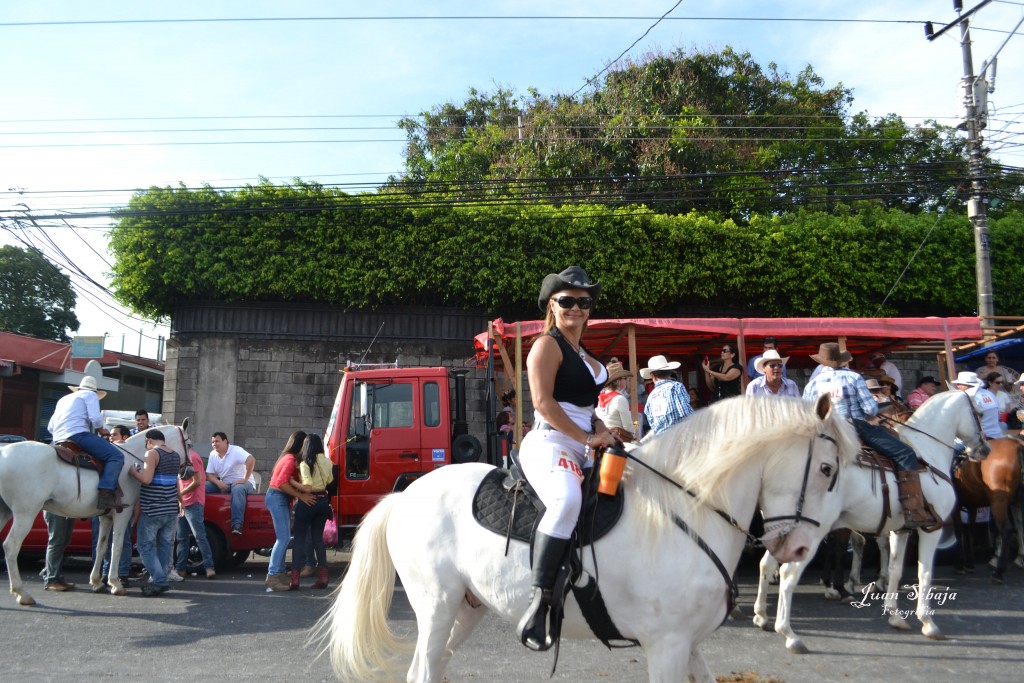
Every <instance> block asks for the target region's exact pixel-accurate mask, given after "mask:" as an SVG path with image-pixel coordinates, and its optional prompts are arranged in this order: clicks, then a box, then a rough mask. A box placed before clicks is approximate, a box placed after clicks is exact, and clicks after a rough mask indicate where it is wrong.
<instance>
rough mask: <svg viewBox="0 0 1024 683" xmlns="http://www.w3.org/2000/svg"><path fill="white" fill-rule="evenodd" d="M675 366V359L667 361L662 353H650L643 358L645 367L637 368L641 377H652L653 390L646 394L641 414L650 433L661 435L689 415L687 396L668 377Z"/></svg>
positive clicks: (688, 398) (678, 383)
mask: <svg viewBox="0 0 1024 683" xmlns="http://www.w3.org/2000/svg"><path fill="white" fill-rule="evenodd" d="M678 367H679V363H678V362H677V361H672V362H671V363H670V362H669V361H668V358H665V356H654V357H653V358H651V359H650V360H649V361H647V367H646V368H641V369H640V376H641V377H643V378H644V379H652V378H653V379H654V389H652V390H651V393H650V394H648V396H647V403H645V404H644V415H645V416H646V417H647V424H648V425H650V427H651V433H653V434H661V433H662V432H664V431H665V430H666V429H668V428H669V427H671V426H672V425H674V424H675V423H677V422H682V421H683V420H684V419H685V418H686V416H688V415H691V414H693V408H692V407H691V406H690V396H689V394H688V392H687V391H686V387H684V386H683V384H682V383H681V382H677V381H676V380H674V379H672V371H673V370H675V369H676V368H678Z"/></svg>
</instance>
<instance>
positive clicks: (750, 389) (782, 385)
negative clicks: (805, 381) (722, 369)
mask: <svg viewBox="0 0 1024 683" xmlns="http://www.w3.org/2000/svg"><path fill="white" fill-rule="evenodd" d="M788 360H789V356H786V357H785V358H783V357H782V356H780V355H779V352H778V351H776V350H775V349H768V350H767V351H765V352H764V355H762V356H760V357H759V358H758V359H757V362H756V363H754V372H756V373H757V379H755V380H753V381H752V382H751V383H750V384H748V385H747V396H792V397H794V398H800V389H799V388H798V387H797V386H796V382H794V381H793V380H791V379H787V378H786V377H784V376H783V373H784V372H785V370H786V361H788Z"/></svg>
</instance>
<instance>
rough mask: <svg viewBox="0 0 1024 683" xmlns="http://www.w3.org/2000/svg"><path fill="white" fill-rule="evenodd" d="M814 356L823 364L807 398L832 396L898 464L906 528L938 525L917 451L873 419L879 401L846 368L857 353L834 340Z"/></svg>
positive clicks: (841, 411)
mask: <svg viewBox="0 0 1024 683" xmlns="http://www.w3.org/2000/svg"><path fill="white" fill-rule="evenodd" d="M811 358H812V359H813V360H815V361H817V362H818V363H820V364H821V366H822V367H821V368H820V372H818V374H817V375H816V376H815V377H814V378H812V379H811V381H810V382H809V383H808V384H807V387H806V388H804V400H805V401H816V400H817V399H818V397H819V396H822V395H826V394H827V395H828V396H829V398H831V399H832V406H833V407H834V408H835V409H836V410H838V411H839V414H840V415H842V416H843V417H845V418H846V419H847V420H849V421H850V422H851V423H852V424H853V426H854V428H855V429H856V430H857V434H858V436H860V440H861V441H862V442H864V444H865V445H867V446H870V447H871V448H874V449H875V450H876V451H878V452H879V453H881V454H882V455H885V456H887V457H888V458H890V459H891V460H892V461H893V463H895V465H896V470H897V473H896V477H897V478H896V481H897V483H898V485H899V495H900V504H901V505H902V506H903V516H904V520H905V523H904V526H905V528H907V529H917V528H921V527H931V526H935V524H936V520H935V519H934V518H933V517H932V515H931V513H930V512H928V510H927V509H926V508H925V506H924V496H923V495H922V494H921V480H920V478H919V477H918V472H917V454H916V453H914V449H913V448H911V447H910V446H908V445H907V444H905V443H903V442H902V441H900V440H899V439H898V438H897V437H896V436H895V435H894V434H892V433H891V432H889V431H888V430H887V429H885V428H884V427H882V426H881V425H878V424H875V423H873V422H872V421H871V420H872V418H874V417H875V416H876V415H877V414H878V403H877V402H876V401H875V399H874V397H873V396H872V395H871V391H870V390H869V389H868V385H867V383H866V382H865V381H864V378H863V377H861V376H860V375H858V374H857V373H855V372H853V371H851V370H849V369H847V368H844V367H842V365H843V363H848V362H850V360H852V359H853V356H851V355H850V352H849V351H843V350H841V349H840V348H839V344H836V343H834V342H832V343H827V344H822V345H821V346H820V347H819V348H818V355H816V356H811Z"/></svg>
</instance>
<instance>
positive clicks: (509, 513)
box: [473, 469, 625, 545]
mask: <svg viewBox="0 0 1024 683" xmlns="http://www.w3.org/2000/svg"><path fill="white" fill-rule="evenodd" d="M598 479H599V477H598V475H597V472H594V473H593V476H590V477H588V478H587V479H586V480H584V481H585V484H589V486H588V487H587V489H586V490H585V491H584V492H583V515H582V520H581V522H580V524H579V527H578V528H577V531H578V532H579V535H580V539H581V544H582V545H590V544H591V543H593V542H594V541H597V540H598V539H600V538H601V537H602V536H604V535H605V534H607V533H608V532H609V531H610V530H611V528H612V527H613V526H615V524H616V522H618V521H619V517H621V516H622V507H623V504H624V502H625V498H624V494H623V491H622V487H621V486H620V487H619V492H618V493H617V494H616V495H615V497H614V498H612V497H611V496H606V495H604V494H599V493H598V492H597V483H598ZM543 512H544V505H543V504H542V503H541V502H540V501H539V500H538V499H537V497H536V494H534V492H533V490H532V489H531V488H529V486H527V485H526V482H525V481H522V480H514V479H513V478H512V475H511V474H510V473H509V471H508V470H503V469H495V470H493V471H492V472H489V473H488V474H487V476H486V477H484V479H483V481H481V482H480V487H479V488H477V490H476V494H475V495H474V496H473V517H474V518H475V519H476V521H477V522H478V523H479V524H480V526H482V527H484V528H485V529H489V530H491V531H493V532H494V533H496V534H498V535H500V536H505V535H506V534H508V535H510V536H511V537H512V538H515V539H517V540H520V541H524V542H526V543H529V542H530V538H531V537H532V536H533V530H534V527H536V525H537V520H538V519H540V516H541V514H542V513H543ZM513 514H514V516H513ZM510 519H511V520H512V525H511V529H509V520H510Z"/></svg>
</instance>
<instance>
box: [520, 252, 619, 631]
mask: <svg viewBox="0 0 1024 683" xmlns="http://www.w3.org/2000/svg"><path fill="white" fill-rule="evenodd" d="M600 293H601V285H600V283H595V282H591V281H590V277H589V276H588V275H587V273H586V272H585V271H584V270H583V269H582V268H580V267H579V266H570V267H568V268H566V269H565V270H563V271H562V272H561V273H552V274H550V275H548V276H547V277H545V278H544V282H543V284H542V285H541V288H540V296H539V297H538V299H537V305H538V306H540V309H541V310H542V311H545V319H544V334H543V335H542V336H541V337H540V338H539V339H537V341H536V342H534V344H533V348H531V349H530V355H529V356H528V357H527V359H526V370H527V374H528V376H529V379H530V397H531V398H532V399H533V411H534V423H533V431H531V432H530V433H529V434H527V436H526V438H525V439H524V440H523V445H522V448H521V449H520V451H519V459H520V462H521V463H522V468H523V473H524V474H525V475H526V478H527V480H529V482H530V484H532V485H533V488H534V490H536V491H537V495H538V496H539V497H540V499H541V502H543V503H544V506H545V512H544V515H543V516H542V517H541V519H540V521H539V522H538V523H537V533H536V534H535V535H534V538H533V597H532V598H531V600H530V607H529V609H527V610H526V614H524V615H523V619H522V621H520V622H519V638H520V640H521V641H522V643H523V645H525V646H526V647H528V648H530V649H531V650H546V649H548V648H549V647H551V634H550V633H548V628H547V626H548V619H547V617H548V611H549V608H550V606H551V602H552V600H553V599H554V598H553V594H552V587H553V586H554V584H555V579H556V577H557V576H558V572H559V567H561V565H562V561H563V559H564V558H565V557H566V553H567V552H568V550H569V537H570V536H572V531H573V529H574V528H575V526H576V519H577V517H579V514H580V505H581V504H582V502H583V493H582V489H581V488H580V485H581V483H582V482H583V470H584V468H587V467H590V466H591V464H592V462H593V458H592V453H593V451H592V450H591V449H596V448H603V447H605V446H611V445H614V444H615V441H616V440H615V437H614V436H613V435H612V434H611V432H609V431H608V429H607V427H605V425H604V423H603V422H601V420H600V419H598V417H597V415H596V414H595V413H594V407H595V406H596V405H597V398H598V394H599V393H600V391H601V387H602V386H604V383H605V382H606V381H607V380H608V371H607V370H606V369H605V367H604V366H603V365H601V363H600V361H598V360H597V359H596V358H594V357H593V356H591V355H590V354H589V353H587V349H586V347H584V346H583V341H582V336H583V332H584V330H586V329H587V320H588V319H589V318H590V311H591V310H592V309H593V306H594V301H595V300H596V298H597V296H598V294H600ZM556 295H558V296H556Z"/></svg>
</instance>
